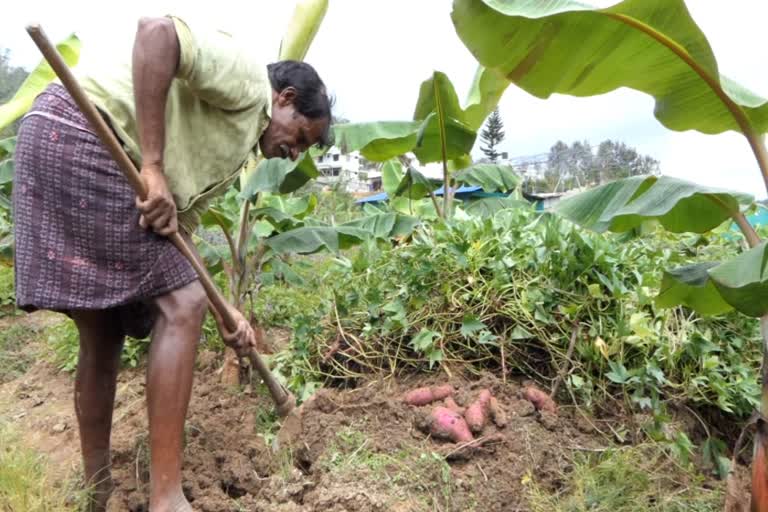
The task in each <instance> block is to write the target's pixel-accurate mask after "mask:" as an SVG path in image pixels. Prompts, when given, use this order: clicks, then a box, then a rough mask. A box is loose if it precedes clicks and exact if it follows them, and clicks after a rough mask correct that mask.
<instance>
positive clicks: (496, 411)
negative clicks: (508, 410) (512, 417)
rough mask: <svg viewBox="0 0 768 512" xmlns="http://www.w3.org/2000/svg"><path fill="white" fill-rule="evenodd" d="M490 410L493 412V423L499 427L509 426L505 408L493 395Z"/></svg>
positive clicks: (489, 405)
mask: <svg viewBox="0 0 768 512" xmlns="http://www.w3.org/2000/svg"><path fill="white" fill-rule="evenodd" d="M488 410H489V411H490V413H491V418H492V419H493V423H494V424H495V425H496V426H497V427H499V428H504V427H506V426H507V423H508V421H507V415H506V414H505V413H504V410H503V409H502V408H501V405H499V401H498V400H496V397H495V396H492V397H491V402H490V403H489V404H488Z"/></svg>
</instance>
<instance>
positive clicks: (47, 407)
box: [0, 352, 610, 512]
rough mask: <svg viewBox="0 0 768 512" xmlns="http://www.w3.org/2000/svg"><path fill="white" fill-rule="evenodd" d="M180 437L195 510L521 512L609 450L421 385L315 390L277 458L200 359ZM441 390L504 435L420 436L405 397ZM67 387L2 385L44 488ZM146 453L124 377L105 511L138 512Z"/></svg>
mask: <svg viewBox="0 0 768 512" xmlns="http://www.w3.org/2000/svg"><path fill="white" fill-rule="evenodd" d="M197 364H198V371H197V374H196V381H195V387H194V390H193V396H192V401H191V404H190V410H189V415H188V421H187V428H186V438H185V443H186V444H185V461H184V482H185V487H184V490H185V493H186V495H187V496H188V498H189V500H190V502H191V503H192V505H193V507H194V509H195V510H196V511H201V512H219V511H241V510H247V511H265V512H266V511H270V512H315V511H318V512H319V511H322V512H344V511H349V512H358V511H359V512H363V511H365V512H376V511H382V512H383V511H395V512H416V511H432V510H439V511H457V512H458V511H471V510H476V511H491V512H492V511H516V510H519V511H524V510H528V508H527V495H528V491H527V489H526V486H527V485H529V484H530V482H536V483H538V485H539V486H540V487H543V488H544V489H548V490H552V491H554V490H557V489H559V488H561V487H562V484H563V482H562V480H561V479H562V478H563V475H564V474H566V473H567V472H568V468H569V459H570V457H571V455H572V453H573V451H574V450H593V449H599V448H604V447H606V446H609V445H610V440H609V439H606V437H604V436H603V435H602V434H599V433H597V431H596V430H595V426H596V425H597V426H598V428H601V430H604V431H609V429H607V428H602V427H604V426H605V423H601V422H600V421H597V420H588V419H587V418H586V417H584V416H583V415H582V413H581V412H579V411H578V410H576V409H575V408H572V407H567V406H565V405H561V407H560V409H559V412H558V415H554V414H549V413H547V412H542V413H540V412H537V411H536V410H535V409H534V407H533V405H532V404H531V403H530V402H528V401H527V400H524V399H522V398H519V397H518V395H519V393H520V390H521V385H520V383H518V382H508V383H503V382H502V381H501V380H499V379H498V378H496V377H494V376H492V375H487V376H484V377H482V378H480V379H477V378H474V379H471V380H464V379H462V378H459V377H454V378H452V379H447V377H445V376H443V377H442V378H441V377H440V376H428V377H426V376H421V377H411V378H407V379H398V380H394V379H389V380H384V381H381V380H379V381H371V382H369V383H367V384H365V385H362V386H360V387H358V388H357V389H351V390H335V389H326V390H321V391H320V392H318V393H317V394H316V395H315V396H314V398H312V399H311V400H309V401H308V402H307V404H306V405H305V407H304V429H303V432H302V433H301V435H300V437H299V438H298V443H297V444H296V445H295V446H294V447H293V448H292V449H287V448H284V449H283V450H282V451H279V452H277V453H274V452H273V450H272V449H271V447H270V446H269V443H270V442H271V441H272V439H273V437H274V436H273V434H274V432H275V429H276V425H275V424H274V422H273V420H274V417H273V416H272V407H271V403H270V401H269V399H268V398H267V395H266V393H265V392H264V391H263V390H262V389H261V388H260V387H259V386H257V387H256V388H255V390H250V389H249V388H246V389H245V390H240V391H234V390H229V389H227V388H225V387H223V386H222V385H221V384H219V375H218V373H217V369H218V368H219V367H220V364H221V361H220V357H219V356H217V355H215V354H213V353H210V352H204V353H201V354H200V355H199V356H198V363H197ZM445 383H450V384H452V385H453V386H454V387H455V388H456V390H457V391H456V393H455V395H454V398H455V399H456V401H457V402H458V404H459V405H460V406H462V407H466V406H467V405H469V404H470V403H471V402H472V400H474V399H475V398H476V397H477V395H478V392H479V391H480V390H481V389H489V390H490V391H491V393H492V394H493V396H495V397H496V398H497V399H498V402H499V405H500V406H501V408H502V409H503V410H504V412H505V413H506V416H507V418H508V425H507V426H506V427H505V428H503V429H498V428H497V427H496V426H494V424H493V423H492V422H488V425H487V426H486V427H485V430H484V431H483V432H482V433H481V434H477V435H476V436H475V437H476V438H480V437H486V436H490V439H491V441H490V442H488V443H487V444H484V445H483V446H481V447H476V448H466V449H457V448H458V446H457V445H456V444H453V443H450V442H445V441H439V440H435V439H432V438H430V437H428V436H427V435H426V434H424V433H423V432H422V431H421V430H419V429H418V428H416V426H415V425H416V424H417V423H418V419H419V418H420V417H421V416H422V415H423V414H425V413H428V412H429V411H430V410H431V408H432V407H434V406H437V405H442V403H441V402H436V403H435V404H431V405H426V406H424V407H415V406H410V405H406V404H405V403H404V401H403V396H404V395H405V393H406V392H407V391H409V390H412V389H414V388H416V387H419V386H435V385H440V384H445ZM71 393H72V376H71V375H67V374H62V373H60V372H58V371H57V370H56V368H55V367H53V366H52V365H51V364H50V363H46V362H43V361H41V362H38V363H36V364H35V365H34V366H33V367H32V368H31V369H30V370H29V371H28V372H27V373H26V374H25V375H24V376H22V377H20V378H18V379H16V380H14V381H11V382H9V383H6V384H4V385H2V386H0V421H7V422H8V423H10V424H11V425H12V426H14V427H16V428H17V429H18V430H19V431H20V432H24V433H25V439H26V440H27V441H28V442H29V444H30V446H32V447H33V448H35V449H37V450H39V451H42V452H44V453H45V454H47V455H48V456H49V459H50V460H51V462H52V466H51V467H52V472H53V475H52V476H53V478H54V481H59V482H64V481H66V480H67V479H71V478H74V477H76V475H77V474H78V471H79V469H78V468H79V440H78V437H77V428H76V422H75V418H74V414H73V410H72V398H71ZM148 460H149V453H148V443H147V420H146V413H145V401H144V374H143V370H142V371H138V370H130V371H124V372H122V373H121V376H120V380H119V384H118V397H117V405H116V410H115V417H114V432H113V476H114V479H115V481H116V485H117V488H116V490H115V492H114V494H113V497H112V499H111V500H110V510H112V511H126V510H128V511H131V512H139V511H146V510H147V497H148V481H149V471H148Z"/></svg>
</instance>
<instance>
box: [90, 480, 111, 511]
mask: <svg viewBox="0 0 768 512" xmlns="http://www.w3.org/2000/svg"><path fill="white" fill-rule="evenodd" d="M114 489H115V485H114V483H113V482H112V478H111V477H110V476H109V475H107V476H105V477H104V478H102V479H101V480H100V481H98V482H96V483H95V484H93V485H92V486H91V487H90V488H89V489H88V498H89V500H88V508H87V510H88V512H106V510H107V502H108V501H109V497H110V496H111V495H112V491H113V490H114Z"/></svg>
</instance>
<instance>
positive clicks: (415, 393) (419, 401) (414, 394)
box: [403, 384, 453, 405]
mask: <svg viewBox="0 0 768 512" xmlns="http://www.w3.org/2000/svg"><path fill="white" fill-rule="evenodd" d="M452 394H453V386H451V385H450V384H445V385H443V386H431V387H424V388H416V389H414V390H412V391H409V392H408V393H406V395H405V398H403V401H404V402H405V403H406V404H408V405H427V404H431V403H432V402H435V401H437V400H442V399H443V398H445V397H448V396H451V395H452Z"/></svg>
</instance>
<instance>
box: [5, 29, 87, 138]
mask: <svg viewBox="0 0 768 512" xmlns="http://www.w3.org/2000/svg"><path fill="white" fill-rule="evenodd" d="M56 49H57V50H58V51H59V53H60V54H61V56H62V58H63V59H64V62H66V63H67V64H68V65H69V66H74V65H75V64H77V61H78V60H79V58H80V40H79V39H78V38H77V36H75V35H74V34H72V35H70V36H69V37H67V38H66V39H64V40H63V41H61V42H60V43H58V44H57V45H56ZM54 78H56V73H54V71H53V69H52V68H51V66H50V64H48V62H47V61H46V60H44V59H43V60H42V61H41V62H40V64H38V66H37V67H36V68H35V69H34V70H32V73H30V74H29V75H28V76H27V77H26V79H25V80H24V82H23V83H22V84H21V86H20V87H19V89H18V90H17V91H16V93H15V94H14V95H13V97H12V98H11V99H10V100H8V101H7V102H5V103H3V104H2V105H0V130H3V129H4V128H5V127H7V126H9V125H10V124H11V123H13V122H14V121H16V119H18V118H19V117H21V116H22V115H24V113H25V112H26V111H27V110H28V109H29V107H31V106H32V102H33V101H34V100H35V97H37V95H38V94H40V93H41V92H42V91H43V90H44V89H45V88H46V87H47V86H48V84H49V83H50V82H51V81H52V80H53V79H54Z"/></svg>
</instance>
